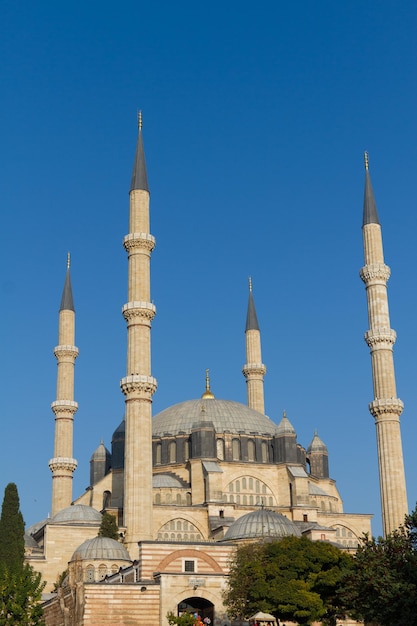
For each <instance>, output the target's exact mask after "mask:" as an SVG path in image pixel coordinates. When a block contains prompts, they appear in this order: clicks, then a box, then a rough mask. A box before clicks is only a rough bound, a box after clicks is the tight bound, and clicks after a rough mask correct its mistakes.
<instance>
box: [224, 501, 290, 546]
mask: <svg viewBox="0 0 417 626" xmlns="http://www.w3.org/2000/svg"><path fill="white" fill-rule="evenodd" d="M290 535H293V536H295V537H301V532H300V530H299V529H298V528H297V526H296V525H295V524H294V522H292V521H291V520H289V519H288V517H285V515H281V513H276V512H275V511H270V510H268V509H259V511H253V512H252V513H247V514H246V515H243V516H242V517H239V519H237V520H236V521H235V522H233V524H232V525H231V526H230V528H229V529H228V530H227V532H226V534H225V536H224V540H225V541H235V540H238V539H267V538H271V539H282V537H288V536H290Z"/></svg>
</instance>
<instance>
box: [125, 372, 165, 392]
mask: <svg viewBox="0 0 417 626" xmlns="http://www.w3.org/2000/svg"><path fill="white" fill-rule="evenodd" d="M157 387H158V382H157V380H156V378H154V377H153V376H143V375H141V374H131V375H130V376H125V377H124V378H122V380H121V381H120V388H121V390H122V392H123V393H124V395H125V396H130V395H132V394H133V395H136V394H138V395H144V396H145V397H146V396H152V395H153V394H154V393H155V391H156V389H157Z"/></svg>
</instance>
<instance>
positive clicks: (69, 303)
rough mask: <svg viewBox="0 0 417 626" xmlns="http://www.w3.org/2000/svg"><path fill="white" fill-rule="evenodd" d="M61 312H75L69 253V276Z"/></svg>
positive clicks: (67, 276) (66, 277)
mask: <svg viewBox="0 0 417 626" xmlns="http://www.w3.org/2000/svg"><path fill="white" fill-rule="evenodd" d="M59 310H60V311H75V309H74V298H73V297H72V286H71V275H70V256H69V253H68V261H67V275H66V276H65V284H64V291H63V292H62V298H61V306H60V307H59Z"/></svg>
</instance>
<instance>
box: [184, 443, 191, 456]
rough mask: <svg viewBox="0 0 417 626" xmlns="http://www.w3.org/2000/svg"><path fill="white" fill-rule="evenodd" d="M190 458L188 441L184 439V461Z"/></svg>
mask: <svg viewBox="0 0 417 626" xmlns="http://www.w3.org/2000/svg"><path fill="white" fill-rule="evenodd" d="M189 458H190V442H189V441H184V461H188V459H189Z"/></svg>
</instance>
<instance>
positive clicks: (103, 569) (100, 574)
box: [98, 563, 107, 580]
mask: <svg viewBox="0 0 417 626" xmlns="http://www.w3.org/2000/svg"><path fill="white" fill-rule="evenodd" d="M106 575H107V567H106V566H105V565H104V563H102V564H101V565H99V568H98V579H99V580H103V578H105V576H106Z"/></svg>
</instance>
